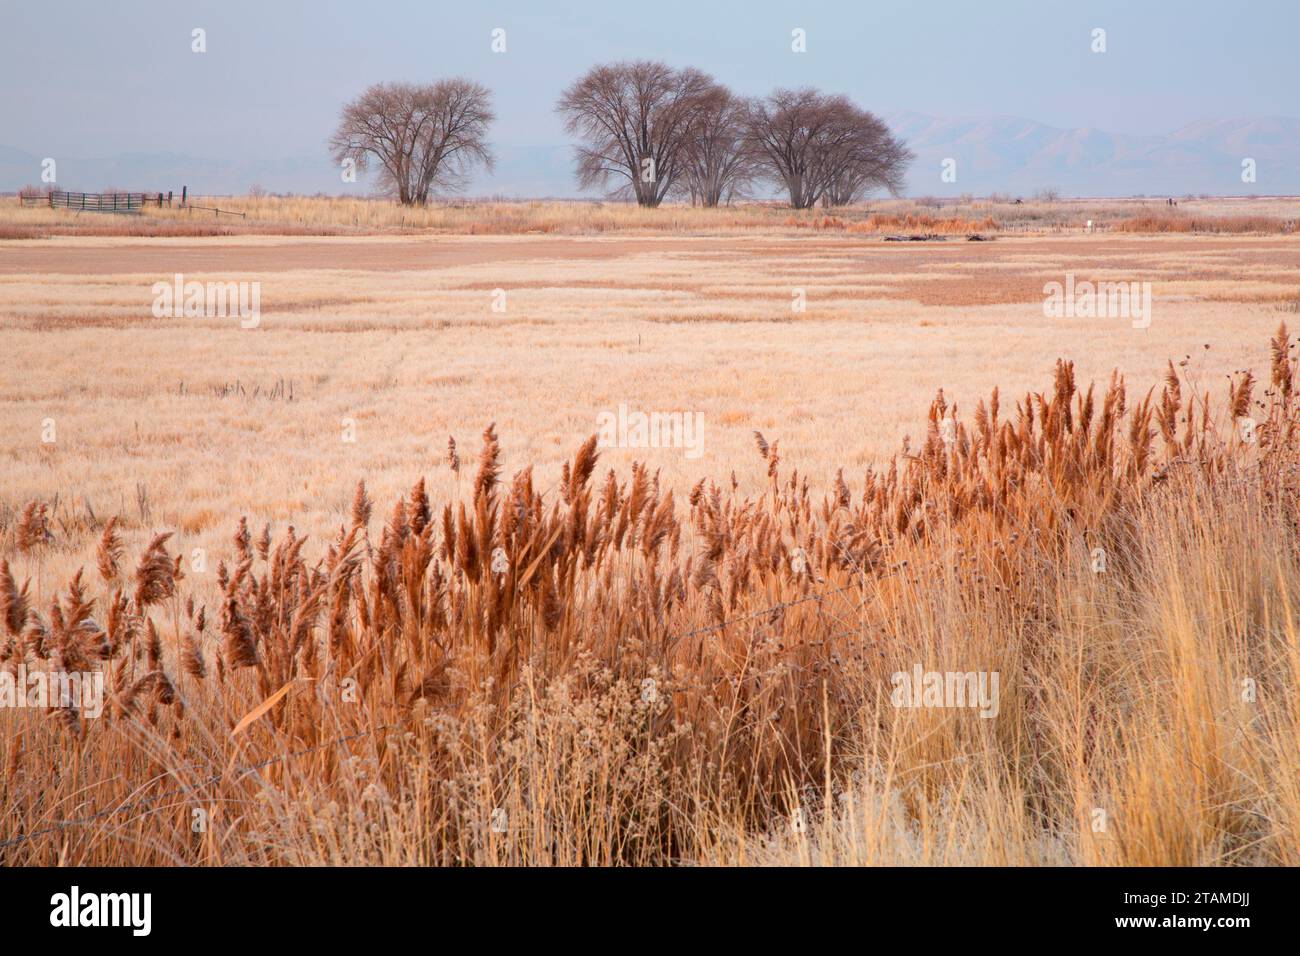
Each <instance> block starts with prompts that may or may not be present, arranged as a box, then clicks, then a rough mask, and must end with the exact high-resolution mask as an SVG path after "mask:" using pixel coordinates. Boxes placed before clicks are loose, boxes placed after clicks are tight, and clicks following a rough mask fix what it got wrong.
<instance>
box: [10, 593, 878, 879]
mask: <svg viewBox="0 0 1300 956" xmlns="http://www.w3.org/2000/svg"><path fill="white" fill-rule="evenodd" d="M858 589H859V586H858V585H853V584H849V585H845V586H843V587H838V588H828V589H826V590H824V591H819V592H817V593H815V594H806V595H804V596H803V597H800V598H795V599H793V600H790V601H778V602H777V603H776V604H772V605H770V606H768V607H765V608H762V609H761V610H758V611H752V612H749V613H746V614H743V615H741V616H739V617H734V618H729V619H727V620H725V621H719V622H718V623H716V624H710V625H706V626H704V627H697V628H694V629H692V630H689V631H685V632H683V633H681V634H677V635H674V636H673V637H672V638H671V640H673V641H680V640H685V639H686V638H690V637H698V636H700V635H702V634H710V633H714V632H717V631H720V630H723V629H725V628H728V627H732V626H734V625H737V624H744V623H747V622H749V621H754V620H757V619H759V618H763V617H770V616H771V615H773V614H776V613H777V612H780V611H784V610H786V609H787V608H792V607H798V606H800V605H804V604H809V603H812V602H814V601H821V600H822V599H824V598H828V597H834V596H835V595H837V594H843V593H845V592H847V591H852V590H858ZM855 630H857V628H856V627H851V628H848V629H846V630H843V631H839V632H836V633H835V634H831V635H829V637H828V639H830V640H836V639H839V638H841V637H846V636H848V635H850V634H852V633H853V632H854V631H855ZM398 726H399V725H398V724H383V725H381V726H378V727H372V728H370V729H369V730H363V731H361V732H359V733H355V734H348V735H347V736H344V737H337V738H334V739H332V740H327V741H325V742H324V743H321V744H317V745H316V746H314V747H307V748H305V749H302V750H296V751H292V752H290V753H284V754H277V755H276V756H274V757H270V758H268V759H266V760H263V761H261V762H260V763H255V764H248V765H246V766H241V767H237V768H235V770H234V771H233V779H234V780H238V779H240V778H242V777H245V776H247V775H248V774H250V773H256V772H257V771H259V770H264V769H266V768H267V767H270V766H274V765H275V764H278V763H282V762H283V761H285V760H289V759H291V758H295V757H304V756H307V755H309V754H313V753H318V752H320V751H322V750H327V749H329V748H330V747H337V746H340V745H342V744H345V743H350V742H352V741H354V740H361V739H363V738H366V737H371V736H373V735H375V734H378V733H381V732H383V731H385V730H393V729H396V728H397V727H398ZM228 776H230V774H226V773H220V774H215V775H213V776H210V777H207V778H205V779H203V780H201V781H199V782H198V783H197V784H184V783H182V784H177V785H176V786H174V787H170V788H168V789H166V790H163V791H161V792H159V793H154V794H149V795H148V796H144V797H139V798H138V799H135V800H130V801H127V802H125V803H120V804H117V805H116V806H112V807H108V808H106V809H104V810H99V811H96V812H94V813H91V814H89V815H87V816H83V817H69V818H65V819H62V820H56V821H54V822H53V823H50V824H49V825H47V826H45V827H42V828H41V829H39V830H32V831H30V832H28V833H20V834H18V835H16V836H13V837H9V838H8V839H6V840H0V850H5V849H8V848H9V847H13V846H19V845H21V844H24V843H28V842H30V841H32V840H35V839H39V838H40V837H43V836H51V835H53V834H56V833H60V832H62V831H63V830H66V829H68V828H70V827H77V826H86V825H88V824H91V823H97V822H99V821H100V820H104V819H108V818H110V817H114V816H117V815H118V814H122V813H126V812H130V811H134V810H137V809H142V808H147V809H144V812H143V813H140V814H138V815H137V816H135V817H132V818H131V819H139V818H140V817H143V816H145V815H146V814H148V813H152V812H153V811H154V809H166V808H159V807H157V804H158V803H159V802H161V801H163V800H166V799H167V798H169V797H174V796H179V795H181V794H184V793H187V792H190V791H193V790H194V789H196V788H197V787H206V786H212V785H213V784H217V783H220V782H221V781H222V780H224V779H227V777H228ZM127 822H129V821H127ZM0 864H3V860H2V859H0Z"/></svg>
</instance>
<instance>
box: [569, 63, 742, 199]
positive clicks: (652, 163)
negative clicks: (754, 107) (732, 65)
mask: <svg viewBox="0 0 1300 956" xmlns="http://www.w3.org/2000/svg"><path fill="white" fill-rule="evenodd" d="M715 87H716V84H714V82H713V81H712V80H711V79H710V78H709V77H708V76H707V75H705V74H704V73H701V72H700V71H699V70H695V69H690V68H687V69H682V70H677V69H673V68H672V67H670V66H668V65H667V64H665V63H656V62H651V61H648V60H637V61H634V62H623V63H611V64H604V65H601V66H595V67H592V68H591V69H590V70H588V71H587V73H586V75H584V76H582V77H581V78H579V79H578V80H576V81H575V82H574V83H573V85H572V86H570V87H569V88H568V89H567V90H565V91H564V93H563V95H562V96H561V97H560V102H559V103H558V104H557V106H556V112H558V113H559V114H560V115H561V116H563V117H564V121H565V129H566V130H567V131H568V132H569V133H570V135H574V136H577V137H578V138H580V139H581V140H582V141H583V144H582V145H580V146H579V147H578V149H577V161H578V162H577V175H578V185H579V186H580V187H581V188H584V189H586V188H590V187H606V186H608V185H609V184H610V183H611V181H612V182H614V183H616V184H618V185H617V188H616V193H618V194H622V195H628V194H630V195H632V196H633V197H635V198H636V201H637V202H638V203H640V204H641V205H642V206H651V207H653V206H658V205H659V204H660V203H661V202H663V200H664V197H665V196H666V195H667V194H668V191H669V190H670V189H672V188H673V186H674V184H676V183H677V181H678V179H679V178H680V177H681V176H683V175H684V174H685V172H686V165H687V162H686V155H687V150H688V149H689V147H690V144H691V138H692V135H693V129H694V124H695V122H696V116H697V110H698V107H699V105H700V102H701V98H702V97H704V96H705V95H706V94H707V93H708V92H709V91H710V90H712V89H714V88H715Z"/></svg>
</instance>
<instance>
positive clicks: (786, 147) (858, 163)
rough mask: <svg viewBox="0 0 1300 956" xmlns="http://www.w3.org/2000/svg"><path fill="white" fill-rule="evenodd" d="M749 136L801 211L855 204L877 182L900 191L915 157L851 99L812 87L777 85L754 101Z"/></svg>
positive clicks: (759, 157) (760, 157)
mask: <svg viewBox="0 0 1300 956" xmlns="http://www.w3.org/2000/svg"><path fill="white" fill-rule="evenodd" d="M748 141H749V143H750V148H751V149H752V151H753V153H754V157H755V161H756V162H757V163H758V165H759V166H760V168H762V169H763V171H765V172H766V173H767V174H768V175H769V176H770V177H771V178H773V179H774V180H775V181H776V182H778V183H780V185H781V186H782V188H784V189H785V191H786V193H787V194H788V195H789V197H790V205H791V206H793V207H794V208H796V209H809V208H811V207H813V206H815V205H816V204H817V203H818V201H820V200H825V201H827V202H833V203H838V202H841V201H851V200H852V198H854V197H857V196H860V195H862V194H863V193H864V192H865V191H866V190H867V189H868V188H869V187H874V186H884V187H885V188H888V189H892V190H895V191H896V190H897V189H898V188H899V186H900V185H901V183H902V175H903V172H904V171H905V170H906V168H907V163H908V162H909V161H910V160H911V158H912V157H911V154H910V153H909V152H908V151H907V149H906V147H904V146H903V144H902V143H901V142H898V141H896V140H894V139H893V137H891V136H890V135H889V131H888V129H887V128H886V127H885V125H884V124H883V123H881V122H880V121H879V120H877V119H876V118H875V117H874V116H872V115H871V114H870V113H867V112H866V111H864V110H861V109H859V108H858V107H857V106H855V105H854V104H853V103H852V102H851V101H850V100H849V99H848V98H847V97H844V96H829V95H827V94H825V93H821V92H819V91H817V90H814V89H808V88H805V89H800V90H777V91H775V92H774V93H772V94H771V95H770V96H768V97H767V98H766V99H763V100H760V101H758V102H756V103H754V104H753V105H752V106H751V108H750V110H749V118H748ZM845 197H848V198H847V199H846V198H845Z"/></svg>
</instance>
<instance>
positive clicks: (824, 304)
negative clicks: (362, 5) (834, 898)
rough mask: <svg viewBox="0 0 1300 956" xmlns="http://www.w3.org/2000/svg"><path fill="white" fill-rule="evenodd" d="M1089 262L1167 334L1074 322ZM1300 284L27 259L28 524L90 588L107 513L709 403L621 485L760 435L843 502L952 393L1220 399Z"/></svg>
mask: <svg viewBox="0 0 1300 956" xmlns="http://www.w3.org/2000/svg"><path fill="white" fill-rule="evenodd" d="M175 273H182V274H183V275H184V277H185V279H186V280H199V281H209V280H212V281H221V282H231V281H236V282H258V283H260V291H261V317H260V323H259V325H258V327H257V328H255V329H242V328H240V325H239V322H238V320H237V319H236V318H163V319H157V318H154V316H153V315H152V312H151V304H152V301H153V293H152V291H151V287H152V285H153V283H155V282H158V281H164V280H165V281H170V280H171V279H172V277H173V276H174V274H175ZM1067 273H1073V274H1074V276H1075V278H1076V281H1084V280H1091V281H1137V282H1144V281H1145V282H1150V283H1151V284H1152V294H1153V310H1152V311H1153V314H1152V321H1151V324H1150V327H1149V328H1146V329H1135V328H1133V326H1132V323H1131V322H1130V321H1127V320H1125V319H1122V318H1100V319H1098V318H1094V319H1083V318H1069V319H1065V318H1062V319H1049V318H1046V317H1045V316H1044V310H1043V300H1044V293H1043V286H1044V284H1045V283H1047V282H1052V281H1058V282H1063V281H1064V280H1065V276H1066V274H1067ZM495 290H502V291H503V292H504V297H501V296H500V295H496V296H495V297H494V291H495ZM797 290H803V294H804V297H805V299H806V308H805V309H804V311H802V312H798V311H795V310H794V309H793V308H792V303H793V302H794V300H795V296H796V295H797ZM1297 296H1300V240H1297V239H1295V238H1294V237H1289V236H1281V237H1277V236H1274V237H1263V236H1255V237H1219V236H1199V235H1193V236H1115V235H1096V234H1094V235H1079V234H1074V235H1069V234H1064V235H1059V236H1039V237H1032V236H1030V237H1000V238H998V239H997V240H996V241H992V242H983V243H979V242H968V241H963V240H962V239H960V238H955V239H950V240H948V241H945V242H927V243H887V242H883V241H881V240H880V239H878V238H874V237H873V238H863V237H848V236H825V235H815V234H804V235H781V234H775V235H755V236H726V237H718V236H712V237H710V236H680V235H673V236H664V237H609V238H604V237H596V238H588V237H581V238H566V237H554V236H509V237H486V236H484V237H476V236H465V237H433V238H430V237H410V238H408V237H391V236H378V237H342V238H341V237H319V238H302V237H292V238H276V237H266V236H242V237H221V238H211V239H149V238H81V237H73V238H66V237H65V238H54V239H47V240H42V241H37V242H4V243H0V320H2V321H3V329H2V331H0V350H2V351H3V353H4V355H5V367H6V369H7V370H8V371H7V373H6V375H5V377H4V381H3V387H2V389H0V426H3V435H4V440H3V446H2V447H0V456H2V457H3V461H4V469H3V479H2V482H0V508H3V512H4V514H5V515H11V514H12V512H13V510H14V509H19V508H21V507H22V505H23V504H24V503H25V502H26V501H28V500H30V499H32V498H40V499H41V500H49V498H50V497H51V494H52V489H57V490H59V499H58V503H57V509H56V514H57V515H58V516H59V517H60V518H61V519H62V520H63V522H64V523H65V525H66V526H67V528H68V529H69V532H71V534H70V536H65V537H64V539H63V541H64V546H65V551H64V554H63V558H62V560H63V561H65V562H66V563H67V564H68V565H69V567H71V568H75V566H76V564H78V563H82V562H84V561H85V560H86V556H87V555H88V554H89V551H88V550H86V549H88V548H89V547H90V546H91V543H92V542H91V538H92V537H93V535H91V534H90V533H87V535H86V537H85V541H84V542H83V543H84V548H81V547H78V546H77V545H76V544H75V542H76V541H77V540H78V534H77V531H76V529H77V527H78V526H79V524H80V523H81V518H82V517H83V516H84V515H85V514H86V510H87V509H90V510H92V511H93V512H94V513H95V514H96V515H98V516H100V517H101V519H102V517H103V516H104V515H105V514H107V513H119V514H121V515H122V516H123V520H124V522H125V524H126V526H127V528H128V529H131V530H133V531H134V532H135V533H136V534H138V535H143V534H144V533H145V532H147V531H150V530H153V529H156V528H168V529H176V530H177V531H178V532H179V535H180V540H178V542H177V544H178V545H179V546H182V547H188V546H191V545H192V546H200V545H203V544H205V543H210V542H211V540H213V538H214V536H217V537H221V538H224V537H226V536H227V535H228V533H229V530H230V529H229V528H228V527H227V524H228V521H229V516H230V515H232V514H235V515H237V514H241V513H243V514H248V515H249V517H250V520H252V521H256V522H257V523H258V524H259V525H260V523H261V522H262V521H271V522H272V523H273V524H275V525H277V526H279V525H282V524H284V523H287V522H294V523H295V524H296V525H297V526H298V527H299V529H300V530H304V529H305V530H307V531H310V532H312V533H316V534H319V533H324V532H325V531H326V530H332V529H335V528H337V526H338V524H339V523H340V522H341V520H342V514H343V512H344V510H345V508H346V506H347V502H348V500H349V496H350V494H351V490H352V488H353V487H354V485H355V483H356V481H357V480H358V479H360V478H364V479H365V480H366V482H367V484H368V485H369V487H370V488H371V491H372V494H373V495H374V497H375V498H376V500H377V501H389V500H393V499H394V498H395V497H396V495H397V494H398V493H400V492H401V491H402V490H404V489H406V488H408V487H410V485H411V484H412V483H413V482H414V481H415V480H416V479H417V478H418V477H420V476H424V477H426V479H427V480H428V481H429V483H430V492H431V494H433V493H434V492H435V491H437V492H442V491H448V490H451V489H452V488H453V487H454V485H455V477H454V475H453V474H452V473H451V471H450V470H449V468H448V465H447V461H446V449H447V440H448V437H449V436H455V438H456V440H457V442H459V444H460V448H461V453H462V455H464V456H466V457H472V456H473V455H474V454H476V452H477V448H478V435H479V433H480V432H481V431H482V430H483V428H484V427H485V426H486V425H487V424H488V423H489V422H496V424H497V429H498V432H499V433H500V435H501V440H502V447H503V453H504V459H505V464H506V469H507V473H509V472H510V471H511V470H513V469H515V468H520V467H523V466H525V465H526V464H530V463H531V464H533V465H534V466H535V467H536V470H537V474H538V476H539V478H540V479H541V484H542V486H543V487H546V486H548V485H549V483H550V482H551V481H553V480H554V478H555V476H556V474H557V470H558V468H559V465H560V463H561V461H562V460H563V459H564V458H565V457H566V456H569V455H571V453H572V451H573V450H574V449H575V448H576V446H577V445H578V444H579V443H580V442H581V441H582V440H583V439H584V438H585V437H586V436H588V435H590V434H592V433H593V432H595V431H596V419H597V416H598V414H600V413H601V412H602V411H611V412H616V411H617V409H618V407H619V405H620V404H625V405H626V406H627V407H628V409H629V410H631V411H637V410H639V411H644V412H654V411H659V412H673V411H685V412H698V413H700V414H702V416H703V423H704V431H703V444H702V448H701V452H702V453H701V454H700V456H699V457H698V458H694V459H691V458H688V457H687V456H686V455H685V454H684V453H683V451H682V450H681V449H672V448H648V449H621V448H615V449H608V450H605V451H604V452H603V459H602V467H603V466H604V465H611V464H612V465H616V466H618V467H620V468H622V467H623V466H625V465H626V464H627V463H628V462H630V461H631V460H634V459H641V460H645V461H648V462H649V463H650V464H651V466H652V467H653V468H655V469H660V470H661V471H662V476H663V480H665V481H667V482H669V483H671V484H672V485H673V486H675V487H678V488H685V487H687V486H688V485H689V484H692V483H694V482H695V481H696V480H698V479H699V478H700V477H704V476H706V475H707V476H711V477H714V478H717V479H719V480H722V479H729V477H730V475H731V473H732V472H733V471H734V473H735V475H736V478H737V480H738V481H739V482H740V483H741V486H742V491H744V490H755V489H757V488H758V487H760V485H761V483H762V481H763V480H764V475H765V470H764V469H765V465H764V463H763V462H762V461H761V460H760V459H759V457H758V456H757V454H756V453H755V452H754V449H753V438H752V433H753V431H754V430H760V431H762V432H763V434H764V435H765V436H766V437H767V438H768V440H778V439H779V441H780V443H781V444H780V448H781V453H782V456H783V458H784V460H785V461H786V462H788V463H791V464H794V465H797V466H798V467H799V468H800V470H801V472H803V473H805V474H807V475H808V477H809V480H810V481H811V482H812V483H813V485H814V486H815V487H825V486H826V485H827V484H828V483H829V482H830V481H831V480H833V478H834V475H835V472H836V470H837V469H838V468H841V467H842V468H843V469H844V471H845V477H846V479H847V480H848V481H849V482H850V484H851V485H855V484H856V482H857V481H858V480H859V479H860V476H861V472H862V470H863V469H865V468H866V467H868V466H869V465H872V464H873V463H875V464H878V463H881V462H882V461H885V460H887V458H888V457H889V455H891V454H892V453H893V452H895V451H896V450H897V449H898V448H899V447H900V444H901V442H902V441H903V440H904V438H905V437H906V436H912V437H913V439H915V438H918V437H919V436H921V435H923V433H924V415H925V411H926V408H927V405H928V402H929V400H930V398H931V397H932V396H933V394H934V392H935V390H936V389H938V388H943V389H944V390H945V394H946V395H947V396H948V397H949V398H950V399H955V400H956V401H957V402H958V403H959V407H960V408H965V409H968V410H969V409H970V408H973V405H974V403H975V401H976V400H977V399H979V398H981V397H984V396H986V395H987V394H988V392H989V391H990V390H991V389H992V388H994V387H995V386H998V387H1000V388H1001V393H1002V396H1003V403H1004V408H1008V409H1012V408H1013V407H1014V399H1015V398H1016V397H1020V396H1022V395H1023V394H1024V393H1025V392H1026V391H1027V390H1029V389H1034V390H1039V389H1044V388H1047V387H1048V385H1049V384H1050V376H1051V370H1052V366H1053V363H1054V361H1055V360H1056V358H1057V357H1063V358H1067V359H1070V360H1073V361H1074V362H1075V363H1076V366H1077V376H1078V378H1079V380H1080V381H1084V382H1086V381H1088V380H1090V379H1094V378H1097V379H1100V378H1104V377H1106V376H1108V375H1109V374H1110V372H1111V370H1112V369H1113V368H1119V369H1120V370H1121V371H1122V372H1123V373H1125V374H1126V375H1127V377H1128V380H1129V382H1130V384H1131V385H1140V386H1141V387H1142V388H1143V390H1145V388H1146V387H1147V386H1148V385H1150V384H1154V383H1155V382H1156V381H1157V380H1158V379H1159V377H1160V375H1161V374H1162V370H1163V369H1164V367H1165V363H1166V361H1167V360H1170V359H1172V360H1173V361H1175V362H1178V361H1181V360H1183V359H1184V358H1185V357H1190V364H1189V368H1191V369H1192V370H1193V371H1194V374H1195V375H1196V376H1197V379H1198V381H1199V383H1200V384H1201V386H1202V387H1203V388H1205V389H1210V390H1212V391H1213V392H1214V393H1215V397H1216V398H1217V397H1219V394H1220V392H1221V391H1222V390H1223V389H1224V388H1226V381H1227V380H1226V378H1225V376H1226V374H1227V373H1229V372H1231V371H1234V370H1236V369H1240V368H1244V367H1247V366H1248V365H1249V364H1250V363H1258V362H1260V361H1262V360H1263V357H1264V355H1265V354H1266V352H1265V348H1264V346H1265V342H1266V337H1267V336H1268V335H1270V334H1271V333H1272V332H1273V331H1274V330H1275V329H1276V327H1277V325H1278V323H1279V321H1281V320H1283V319H1286V318H1288V317H1290V318H1293V319H1294V315H1295V309H1296V305H1295V303H1296V300H1297ZM494 302H497V303H498V308H501V307H502V305H503V306H504V311H493V303H494ZM1293 324H1295V323H1294V321H1293ZM1206 345H1209V346H1210V348H1209V349H1206V347H1205V346H1206ZM1256 371H1257V372H1259V371H1262V370H1261V369H1259V368H1258V367H1257V368H1256ZM47 420H52V423H53V426H54V435H55V440H54V441H53V442H42V435H43V430H44V429H45V427H46V423H47ZM345 420H351V421H352V422H353V423H355V429H354V437H355V441H352V442H349V441H344V440H343V438H344V428H345Z"/></svg>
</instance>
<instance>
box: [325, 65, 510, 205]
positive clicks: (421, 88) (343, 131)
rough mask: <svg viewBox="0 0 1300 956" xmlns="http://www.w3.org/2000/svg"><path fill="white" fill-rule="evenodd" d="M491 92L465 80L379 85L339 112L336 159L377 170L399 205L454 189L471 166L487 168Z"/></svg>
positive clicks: (332, 145) (416, 202)
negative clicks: (437, 192)
mask: <svg viewBox="0 0 1300 956" xmlns="http://www.w3.org/2000/svg"><path fill="white" fill-rule="evenodd" d="M495 118H496V117H495V115H494V114H493V112H492V94H491V92H490V91H489V90H488V89H487V88H486V87H484V86H481V85H479V84H478V83H475V82H473V81H472V80H466V79H448V80H439V81H438V82H436V83H431V84H425V85H416V84H412V83H378V84H376V85H374V86H372V87H370V88H369V89H368V90H366V91H365V92H364V93H362V94H361V95H360V96H359V97H357V98H356V99H355V100H353V101H352V102H351V103H348V104H346V105H345V106H344V107H343V112H342V114H341V116H340V117H339V125H338V129H337V130H336V131H335V132H334V135H333V136H332V137H331V139H330V150H331V152H332V154H333V156H334V161H335V162H339V163H341V162H343V161H344V160H347V159H351V160H352V161H353V162H355V163H356V165H357V168H358V169H368V168H370V166H371V164H372V163H373V164H375V165H376V166H378V170H379V174H380V179H381V182H382V183H383V185H384V187H385V188H386V189H388V190H389V191H391V192H392V193H393V195H395V196H396V197H397V199H398V200H399V201H400V202H402V203H404V204H406V205H424V204H425V203H427V202H428V201H429V194H430V192H432V191H433V190H445V191H454V190H456V189H459V188H461V187H462V186H463V185H464V182H465V179H466V178H467V176H468V175H469V173H470V172H471V171H472V170H473V169H474V167H476V166H479V165H482V166H484V167H486V168H487V169H489V170H490V169H491V168H492V162H493V160H492V153H491V150H489V148H488V145H487V133H488V127H489V126H491V125H492V121H493V120H494V119H495Z"/></svg>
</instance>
